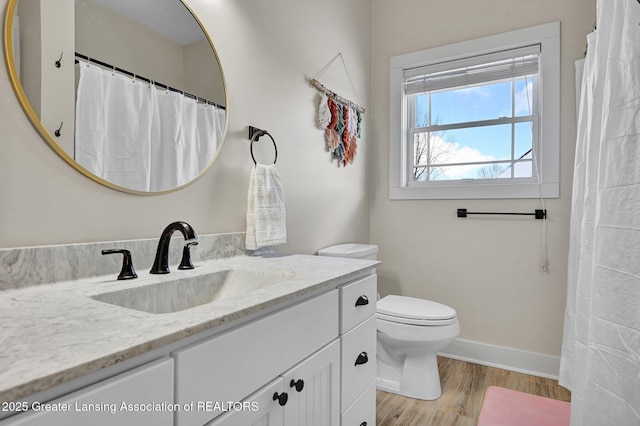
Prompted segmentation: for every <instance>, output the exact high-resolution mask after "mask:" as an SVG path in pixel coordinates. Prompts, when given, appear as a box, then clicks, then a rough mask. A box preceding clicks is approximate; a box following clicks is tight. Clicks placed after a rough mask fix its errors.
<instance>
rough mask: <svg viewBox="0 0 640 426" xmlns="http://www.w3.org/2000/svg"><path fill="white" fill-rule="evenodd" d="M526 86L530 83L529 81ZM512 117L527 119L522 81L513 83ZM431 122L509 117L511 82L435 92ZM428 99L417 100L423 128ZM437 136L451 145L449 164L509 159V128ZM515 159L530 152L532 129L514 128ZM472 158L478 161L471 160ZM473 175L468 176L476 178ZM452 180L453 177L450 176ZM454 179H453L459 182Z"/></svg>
mask: <svg viewBox="0 0 640 426" xmlns="http://www.w3.org/2000/svg"><path fill="white" fill-rule="evenodd" d="M529 84H531V80H530V79H529ZM527 89H528V90H527ZM515 92H516V96H515V116H522V115H529V111H530V109H531V107H530V105H531V104H530V101H529V99H530V98H531V86H529V87H528V88H527V87H526V85H525V80H524V79H519V80H517V81H516V83H515ZM431 107H432V111H431V119H432V123H433V124H451V123H459V122H469V121H480V120H491V119H496V118H500V117H511V116H512V110H513V107H512V96H511V82H510V81H507V82H502V83H494V84H486V85H482V86H474V87H470V88H462V89H458V90H450V91H443V92H435V93H433V94H432V97H431ZM428 108H429V104H428V96H427V95H423V96H417V97H416V124H417V126H422V125H425V124H426V121H425V120H426V117H428V115H427V114H428ZM439 133H440V134H438V135H436V136H438V137H440V138H441V139H442V140H443V141H444V142H446V143H448V144H450V145H451V146H450V148H449V149H448V152H450V153H451V155H449V159H448V160H449V161H451V162H458V161H486V160H491V159H495V160H503V159H510V158H511V125H510V124H506V125H498V126H484V127H476V128H471V129H457V130H447V131H445V132H439ZM515 148H516V155H515V156H516V158H517V157H519V156H521V155H523V154H525V153H526V152H527V151H528V150H530V149H531V125H530V124H529V123H518V124H516V125H515ZM474 156H475V157H477V158H475V159H474ZM476 173H477V172H476V171H473V172H471V171H469V175H468V176H464V177H476ZM452 177H453V176H452ZM461 177H462V176H457V177H456V178H461Z"/></svg>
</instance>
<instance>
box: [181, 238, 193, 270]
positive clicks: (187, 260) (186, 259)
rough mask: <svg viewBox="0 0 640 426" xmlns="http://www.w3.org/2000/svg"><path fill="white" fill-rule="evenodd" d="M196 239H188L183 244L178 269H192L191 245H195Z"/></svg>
mask: <svg viewBox="0 0 640 426" xmlns="http://www.w3.org/2000/svg"><path fill="white" fill-rule="evenodd" d="M197 245H198V242H197V241H189V242H188V243H186V244H185V245H184V248H183V249H182V260H181V261H180V266H178V269H193V268H194V266H193V263H192V262H191V250H190V249H191V246H197Z"/></svg>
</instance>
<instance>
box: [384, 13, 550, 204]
mask: <svg viewBox="0 0 640 426" xmlns="http://www.w3.org/2000/svg"><path fill="white" fill-rule="evenodd" d="M559 29H560V28H559V23H553V24H547V25H542V26H539V27H533V28H528V29H525V30H519V31H514V32H511V33H506V34H500V35H497V36H491V37H486V38H483V39H478V40H473V41H469V42H464V43H458V44H455V45H449V46H444V47H440V48H435V49H429V50H425V51H421V52H414V53H410V54H406V55H401V56H396V57H393V58H391V109H390V111H391V114H390V119H391V122H390V129H391V130H390V132H391V134H390V144H391V147H390V172H391V173H390V191H389V194H390V198H391V199H412V198H418V199H420V198H425V199H429V198H531V197H541V196H544V197H557V196H558V192H559V189H558V186H559V176H558V175H559V173H558V163H559V149H558V146H559V142H558V140H559V33H560V31H559ZM543 113H544V114H543Z"/></svg>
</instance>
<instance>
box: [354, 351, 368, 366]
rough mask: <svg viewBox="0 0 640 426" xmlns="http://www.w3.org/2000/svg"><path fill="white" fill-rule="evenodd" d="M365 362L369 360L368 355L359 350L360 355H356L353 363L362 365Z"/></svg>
mask: <svg viewBox="0 0 640 426" xmlns="http://www.w3.org/2000/svg"><path fill="white" fill-rule="evenodd" d="M367 362H369V355H367V353H366V352H360V355H358V358H357V359H356V364H355V365H362V364H366V363H367Z"/></svg>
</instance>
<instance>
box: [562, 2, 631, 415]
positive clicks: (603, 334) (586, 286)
mask: <svg viewBox="0 0 640 426" xmlns="http://www.w3.org/2000/svg"><path fill="white" fill-rule="evenodd" d="M597 6H598V9H597V15H598V20H597V24H598V25H597V31H595V32H594V33H591V34H590V35H589V36H588V43H589V47H588V53H587V57H586V60H585V63H584V72H583V78H582V84H581V94H580V97H579V99H580V101H579V102H580V104H579V111H578V117H579V118H578V135H577V144H576V159H575V171H574V181H573V197H572V211H571V230H570V248H569V269H568V292H567V307H566V313H565V326H564V338H563V345H562V357H561V365H560V384H561V385H563V386H565V387H567V388H569V389H570V390H571V392H572V397H571V425H572V426H589V425H594V426H596V425H597V426H606V425H611V426H632V425H633V426H637V425H640V4H639V3H638V1H637V0H599V1H598V4H597Z"/></svg>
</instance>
